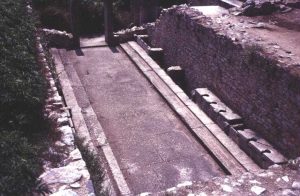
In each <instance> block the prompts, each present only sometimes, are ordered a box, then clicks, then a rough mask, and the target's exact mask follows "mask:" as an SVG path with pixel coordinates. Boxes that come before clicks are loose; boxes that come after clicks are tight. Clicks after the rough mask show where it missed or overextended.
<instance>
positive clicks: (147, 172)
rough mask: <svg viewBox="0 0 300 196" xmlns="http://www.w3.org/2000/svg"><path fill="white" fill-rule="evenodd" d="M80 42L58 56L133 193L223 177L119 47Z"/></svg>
mask: <svg viewBox="0 0 300 196" xmlns="http://www.w3.org/2000/svg"><path fill="white" fill-rule="evenodd" d="M81 45H82V48H81V49H80V50H69V51H66V50H59V53H60V58H61V60H62V62H63V64H64V66H65V70H66V71H67V74H68V77H69V79H70V81H71V84H72V87H73V90H74V93H75V96H76V99H77V101H78V103H79V105H80V107H81V108H82V112H84V110H85V109H86V108H88V107H89V106H90V105H91V106H92V108H93V110H94V111H95V113H96V115H97V119H98V121H99V122H100V124H101V125H102V127H103V130H104V133H105V135H106V137H107V140H108V143H109V144H110V146H111V149H112V151H113V154H114V156H115V157H116V160H117V162H118V165H119V167H120V169H121V171H122V174H123V176H124V178H125V180H126V182H127V184H128V186H129V189H130V191H131V192H132V193H133V194H139V193H142V192H157V191H161V190H164V189H166V188H169V187H173V186H176V185H177V184H179V183H182V182H184V181H207V180H209V179H211V178H212V177H214V176H221V175H224V172H223V171H222V169H221V168H220V167H219V166H218V165H217V164H216V163H215V161H214V160H213V159H212V158H211V157H210V155H209V154H208V153H207V152H206V150H205V149H204V148H203V147H202V146H201V145H200V144H199V143H198V142H197V141H196V140H195V139H194V137H193V136H192V135H191V133H190V132H189V130H188V129H187V128H186V126H185V125H184V124H183V122H182V121H181V120H180V119H179V118H178V117H177V116H176V114H175V113H174V112H173V111H172V109H171V108H170V107H169V106H168V105H167V103H166V102H165V100H164V99H163V98H162V97H161V96H160V95H159V93H158V92H157V91H156V90H155V89H154V88H153V86H152V84H150V83H149V81H147V80H146V79H145V78H144V76H143V75H142V73H140V72H139V71H138V69H137V68H136V67H135V65H134V64H133V63H132V62H131V61H130V60H129V58H128V57H127V56H126V54H125V53H124V52H123V51H122V50H121V49H120V48H118V47H116V48H115V47H108V46H106V45H105V43H104V42H103V41H102V40H101V39H99V38H97V39H87V40H82V44H81ZM86 123H87V124H88V122H86Z"/></svg>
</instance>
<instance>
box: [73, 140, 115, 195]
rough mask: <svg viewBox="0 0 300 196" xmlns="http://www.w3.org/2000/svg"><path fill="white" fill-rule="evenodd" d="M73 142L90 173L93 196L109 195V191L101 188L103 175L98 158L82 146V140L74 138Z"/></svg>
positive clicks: (101, 165) (101, 164)
mask: <svg viewBox="0 0 300 196" xmlns="http://www.w3.org/2000/svg"><path fill="white" fill-rule="evenodd" d="M75 142H76V145H77V146H78V148H79V150H80V152H81V154H82V158H83V159H84V160H85V162H86V166H87V168H88V170H89V172H90V175H91V180H92V182H93V187H94V190H95V194H96V195H97V196H104V195H109V194H108V192H109V190H106V189H105V188H104V186H103V183H104V180H105V173H104V168H103V163H102V161H101V159H100V158H99V156H95V154H94V153H93V152H91V151H90V150H89V149H88V148H87V146H85V145H84V142H83V139H81V138H78V137H76V138H75Z"/></svg>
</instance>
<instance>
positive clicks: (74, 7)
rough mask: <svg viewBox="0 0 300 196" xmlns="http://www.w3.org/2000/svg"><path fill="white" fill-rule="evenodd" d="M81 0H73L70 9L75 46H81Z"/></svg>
mask: <svg viewBox="0 0 300 196" xmlns="http://www.w3.org/2000/svg"><path fill="white" fill-rule="evenodd" d="M79 6H80V1H79V0H71V1H70V4H69V11H70V15H71V18H70V25H71V32H72V35H73V46H74V47H75V48H78V47H80V37H79V26H78V25H79V18H78V17H79V11H80V9H79Z"/></svg>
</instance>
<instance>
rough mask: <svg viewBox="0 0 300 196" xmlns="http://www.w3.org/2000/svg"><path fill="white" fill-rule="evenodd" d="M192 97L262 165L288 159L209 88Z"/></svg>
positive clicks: (281, 162) (265, 165)
mask: <svg viewBox="0 0 300 196" xmlns="http://www.w3.org/2000/svg"><path fill="white" fill-rule="evenodd" d="M192 98H193V100H194V101H195V102H196V103H197V104H198V106H199V107H200V108H201V109H203V110H204V111H205V112H206V113H207V115H208V116H210V117H211V118H212V119H213V120H214V121H215V122H216V123H217V124H218V125H219V126H220V127H221V128H222V130H223V131H225V133H226V134H227V135H228V136H229V137H230V138H231V139H232V140H233V141H234V142H235V143H237V144H238V146H239V147H240V148H241V149H242V150H244V151H245V152H246V153H247V154H248V155H249V156H250V157H251V158H253V159H254V160H255V161H256V162H257V164H258V165H259V166H260V167H262V168H268V167H269V166H271V165H273V164H283V163H286V162H287V159H286V158H285V157H284V156H283V155H281V154H280V153H279V152H278V151H277V150H276V149H275V148H274V147H273V146H272V145H271V144H270V143H269V142H267V141H266V140H265V139H263V138H262V137H261V136H260V135H259V134H257V133H255V132H254V131H253V130H251V129H248V128H247V127H246V125H245V124H244V122H243V118H242V117H241V116H240V115H238V114H237V113H235V112H234V111H232V110H231V109H230V108H229V107H227V106H226V105H225V103H223V102H222V101H221V100H220V99H219V98H218V97H217V96H216V95H214V94H213V93H212V92H211V91H210V90H209V89H207V88H197V89H195V90H193V92H192Z"/></svg>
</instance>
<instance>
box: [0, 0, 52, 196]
mask: <svg viewBox="0 0 300 196" xmlns="http://www.w3.org/2000/svg"><path fill="white" fill-rule="evenodd" d="M26 6H27V5H26V1H24V0H1V1H0V160H1V161H0V195H1V196H2V195H31V194H30V192H32V191H34V190H36V187H37V185H39V187H40V188H41V187H43V186H41V185H40V184H38V182H37V180H36V177H37V176H38V174H39V173H40V172H41V165H40V162H39V160H38V158H37V157H38V150H39V148H38V147H37V146H36V143H38V141H39V140H37V135H38V134H41V130H44V124H45V123H44V121H43V118H42V108H43V104H44V100H45V94H46V83H45V80H44V78H43V76H42V73H41V72H42V71H41V67H40V66H39V65H38V63H37V61H36V54H35V25H36V22H35V20H34V17H33V16H30V15H29V14H28V11H27V8H26ZM35 140H37V141H35ZM33 143H35V144H33Z"/></svg>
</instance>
